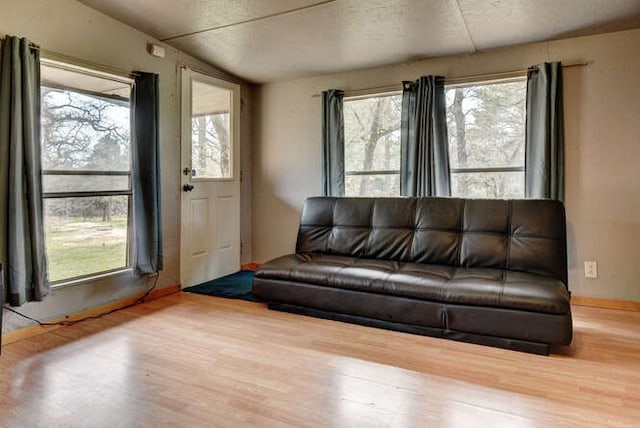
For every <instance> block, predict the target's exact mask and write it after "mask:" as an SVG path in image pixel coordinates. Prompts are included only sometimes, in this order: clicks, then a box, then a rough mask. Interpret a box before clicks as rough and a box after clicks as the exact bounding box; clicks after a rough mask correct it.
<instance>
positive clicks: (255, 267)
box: [241, 262, 260, 270]
mask: <svg viewBox="0 0 640 428" xmlns="http://www.w3.org/2000/svg"><path fill="white" fill-rule="evenodd" d="M258 268H260V263H256V262H250V263H245V264H243V265H242V266H241V269H242V270H258Z"/></svg>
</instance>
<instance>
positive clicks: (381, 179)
mask: <svg viewBox="0 0 640 428" xmlns="http://www.w3.org/2000/svg"><path fill="white" fill-rule="evenodd" d="M343 111H344V140H345V141H344V151H345V156H344V160H345V195H346V196H398V195H400V117H401V112H402V95H401V94H390V95H378V96H372V97H367V98H351V99H345V100H344V107H343Z"/></svg>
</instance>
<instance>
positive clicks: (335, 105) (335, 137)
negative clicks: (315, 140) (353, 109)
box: [322, 89, 344, 196]
mask: <svg viewBox="0 0 640 428" xmlns="http://www.w3.org/2000/svg"><path fill="white" fill-rule="evenodd" d="M343 97H344V93H343V92H342V91H340V90H338V89H330V90H328V91H324V92H322V194H323V195H324V196H344V114H343V108H342V107H343Z"/></svg>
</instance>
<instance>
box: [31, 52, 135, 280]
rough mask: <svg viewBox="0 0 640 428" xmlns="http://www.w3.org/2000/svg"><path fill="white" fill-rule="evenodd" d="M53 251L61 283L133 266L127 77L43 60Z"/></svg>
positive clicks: (47, 215)
mask: <svg viewBox="0 0 640 428" xmlns="http://www.w3.org/2000/svg"><path fill="white" fill-rule="evenodd" d="M41 75H42V89H41V103H42V119H41V120H42V122H41V132H42V137H41V138H42V140H41V141H42V168H43V172H42V174H43V198H44V201H43V202H44V222H45V225H44V228H45V247H46V252H47V259H48V266H49V280H50V281H51V282H53V283H56V282H58V283H59V282H63V281H68V280H71V279H76V278H82V277H88V276H93V275H96V274H98V273H104V272H109V271H114V270H119V269H123V268H127V267H129V266H130V264H131V263H130V260H131V247H130V236H131V215H130V214H131V160H130V150H129V94H130V89H131V82H130V81H129V80H127V79H124V78H121V77H117V76H111V75H106V74H103V73H98V72H93V71H90V70H86V69H82V68H78V67H75V66H70V65H66V64H61V63H54V62H49V61H47V62H43V64H42V67H41Z"/></svg>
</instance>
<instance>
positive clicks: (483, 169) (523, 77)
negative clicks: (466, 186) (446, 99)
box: [444, 73, 527, 199]
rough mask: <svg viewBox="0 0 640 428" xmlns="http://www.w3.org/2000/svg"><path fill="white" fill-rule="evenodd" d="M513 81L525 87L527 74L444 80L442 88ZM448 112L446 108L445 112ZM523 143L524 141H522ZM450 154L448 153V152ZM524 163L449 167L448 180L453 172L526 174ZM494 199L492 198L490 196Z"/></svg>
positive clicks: (451, 180) (451, 179) (451, 177)
mask: <svg viewBox="0 0 640 428" xmlns="http://www.w3.org/2000/svg"><path fill="white" fill-rule="evenodd" d="M514 82H523V83H524V84H525V89H526V82H527V75H526V73H522V74H518V75H517V76H512V77H508V78H499V79H491V80H471V81H467V82H460V83H451V84H447V83H446V81H445V86H444V90H445V94H446V92H447V90H449V89H456V88H468V87H473V86H488V85H500V84H503V83H514ZM524 101H525V103H526V91H525V100H524ZM446 113H447V114H448V109H447V112H446ZM525 117H526V110H525ZM524 132H526V129H525V130H524ZM523 144H524V142H523ZM447 150H449V141H447ZM448 154H450V153H448ZM525 166H526V163H525V162H523V165H522V166H495V167H469V168H451V167H449V180H450V182H452V183H453V174H477V173H492V172H497V173H501V172H522V173H525V174H526V168H525ZM522 195H523V198H524V197H525V196H524V195H525V193H524V185H523V187H522ZM451 197H462V196H461V195H457V196H454V195H453V194H452V195H451ZM491 199H494V198H491ZM495 199H500V198H495Z"/></svg>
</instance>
